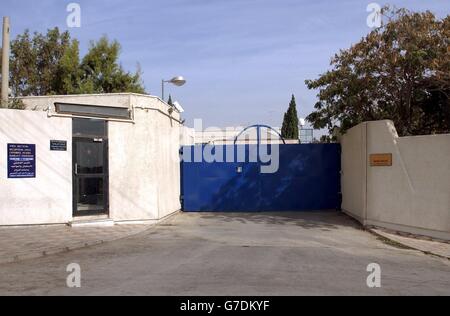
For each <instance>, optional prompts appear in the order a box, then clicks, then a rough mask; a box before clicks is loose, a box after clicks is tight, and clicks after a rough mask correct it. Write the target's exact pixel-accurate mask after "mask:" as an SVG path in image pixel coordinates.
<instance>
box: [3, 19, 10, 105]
mask: <svg viewBox="0 0 450 316" xmlns="http://www.w3.org/2000/svg"><path fill="white" fill-rule="evenodd" d="M8 101H9V17H6V16H5V17H3V43H2V100H1V107H5V108H7V107H8Z"/></svg>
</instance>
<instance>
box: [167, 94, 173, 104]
mask: <svg viewBox="0 0 450 316" xmlns="http://www.w3.org/2000/svg"><path fill="white" fill-rule="evenodd" d="M167 104H168V105H170V106H173V102H172V96H171V95H170V94H169V100H167Z"/></svg>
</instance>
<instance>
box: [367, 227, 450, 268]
mask: <svg viewBox="0 0 450 316" xmlns="http://www.w3.org/2000/svg"><path fill="white" fill-rule="evenodd" d="M367 231H368V232H370V233H371V234H372V235H374V236H376V237H378V238H381V239H385V240H387V241H389V242H391V243H393V244H394V245H395V244H397V245H400V246H401V248H403V249H406V250H415V251H419V252H421V253H423V254H425V255H432V256H435V257H439V258H441V259H447V260H449V261H450V256H445V255H442V254H438V253H435V252H433V251H429V250H424V249H420V248H417V247H413V246H411V245H407V244H405V243H403V242H401V241H399V240H395V239H392V238H390V237H389V236H385V235H383V234H380V233H379V232H377V231H376V229H374V228H367ZM392 234H394V233H392ZM396 235H398V236H399V237H404V238H406V237H405V236H402V235H400V234H396ZM409 238H411V239H414V237H409Z"/></svg>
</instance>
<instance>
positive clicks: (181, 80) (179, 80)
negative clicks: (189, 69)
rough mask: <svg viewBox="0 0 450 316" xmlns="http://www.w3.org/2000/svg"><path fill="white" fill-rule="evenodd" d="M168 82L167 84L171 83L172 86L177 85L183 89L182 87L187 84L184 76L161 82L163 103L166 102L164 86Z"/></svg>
mask: <svg viewBox="0 0 450 316" xmlns="http://www.w3.org/2000/svg"><path fill="white" fill-rule="evenodd" d="M166 82H167V83H171V84H173V85H175V86H177V87H181V86H183V85H184V84H185V83H186V80H185V79H184V78H183V77H182V76H177V77H173V78H172V79H170V80H164V79H163V80H161V97H162V100H163V101H165V100H164V84H165V83H166Z"/></svg>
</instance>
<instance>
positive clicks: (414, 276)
mask: <svg viewBox="0 0 450 316" xmlns="http://www.w3.org/2000/svg"><path fill="white" fill-rule="evenodd" d="M70 263H78V264H79V265H80V267H81V288H75V289H73V288H68V287H67V286H66V278H67V276H68V273H67V272H66V267H67V265H69V264H70ZM370 263H377V264H379V265H380V267H381V288H369V287H368V286H367V283H366V279H367V277H368V275H369V272H367V271H366V269H367V266H368V265H369V264H370ZM0 271H1V273H0V295H335V294H336V295H450V262H449V261H448V260H444V259H440V258H435V257H432V256H428V255H425V254H422V253H420V252H417V251H414V250H406V249H400V248H397V247H395V246H392V245H388V244H385V243H384V242H382V241H380V240H378V239H377V238H376V237H375V236H373V235H371V234H369V233H367V232H365V231H363V230H361V228H360V227H359V226H358V224H356V223H355V222H354V221H353V220H352V219H350V218H348V217H347V216H345V215H344V214H341V213H335V212H323V213H296V214H295V213H279V214H274V213H271V214H261V213H258V214H231V213H228V214H222V213H220V214H213V213H196V214H179V215H176V216H174V217H172V218H171V219H169V220H168V221H166V222H164V223H163V224H160V225H158V226H156V227H154V228H151V229H150V230H148V231H146V232H144V233H141V234H139V235H136V236H133V237H130V238H127V239H123V240H119V241H115V242H111V243H107V244H104V245H99V246H95V247H91V248H85V249H82V250H77V251H73V252H68V253H64V254H59V255H54V256H49V257H45V258H41V259H36V260H28V261H22V262H18V263H13V264H4V265H0Z"/></svg>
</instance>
